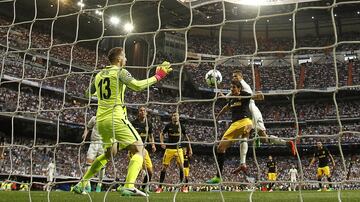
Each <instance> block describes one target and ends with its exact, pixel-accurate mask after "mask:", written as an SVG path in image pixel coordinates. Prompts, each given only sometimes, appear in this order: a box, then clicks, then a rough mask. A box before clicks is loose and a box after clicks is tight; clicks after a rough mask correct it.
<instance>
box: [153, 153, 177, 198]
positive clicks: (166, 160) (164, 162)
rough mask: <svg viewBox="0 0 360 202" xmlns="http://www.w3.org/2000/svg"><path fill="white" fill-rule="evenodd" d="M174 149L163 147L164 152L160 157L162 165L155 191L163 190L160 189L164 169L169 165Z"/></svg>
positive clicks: (164, 172) (164, 173)
mask: <svg viewBox="0 0 360 202" xmlns="http://www.w3.org/2000/svg"><path fill="white" fill-rule="evenodd" d="M175 153H176V149H165V153H164V156H163V159H162V167H161V172H160V180H159V182H160V184H159V186H158V188H157V189H156V191H155V192H156V193H161V192H162V191H163V189H162V183H164V181H165V176H166V169H167V168H168V166H169V165H170V162H171V160H172V159H173V158H174V157H175Z"/></svg>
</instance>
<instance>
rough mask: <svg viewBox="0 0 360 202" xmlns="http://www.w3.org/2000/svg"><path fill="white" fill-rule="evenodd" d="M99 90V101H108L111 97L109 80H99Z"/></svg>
mask: <svg viewBox="0 0 360 202" xmlns="http://www.w3.org/2000/svg"><path fill="white" fill-rule="evenodd" d="M98 87H99V90H100V100H103V99H109V98H110V97H111V89H110V78H104V79H101V80H100V81H99V83H98Z"/></svg>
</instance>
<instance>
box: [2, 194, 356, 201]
mask: <svg viewBox="0 0 360 202" xmlns="http://www.w3.org/2000/svg"><path fill="white" fill-rule="evenodd" d="M250 195H251V192H223V196H224V199H225V201H237V202H238V201H249V197H250ZM174 196H175V193H173V192H172V193H168V192H166V193H161V194H155V193H152V194H150V197H149V201H150V202H163V201H173V198H174ZM302 196H303V200H304V201H305V202H307V201H314V202H333V201H334V202H335V201H338V192H337V191H332V192H317V191H303V192H302ZM340 196H341V200H342V201H344V202H358V201H360V191H341V195H340ZM29 197H31V201H33V202H38V201H39V202H40V201H54V202H65V201H69V202H70V201H71V202H83V201H94V202H95V201H96V202H97V201H99V202H100V201H101V202H102V201H109V202H110V201H121V202H145V201H147V199H146V198H142V197H122V196H120V194H119V193H116V192H109V193H108V194H106V193H105V192H101V193H90V194H89V195H77V194H74V193H70V192H49V193H47V192H41V191H32V192H30V194H29V192H18V191H12V192H0V201H4V202H5V201H6V202H10V201H16V202H18V201H19V202H20V201H30V199H29ZM104 197H106V198H105V199H104ZM176 201H179V202H197V201H204V202H215V201H216V202H217V201H221V194H220V192H192V193H186V194H185V193H178V194H177V195H176ZM252 201H254V202H293V201H294V202H295V201H297V202H298V201H300V193H299V192H285V191H275V192H272V193H268V192H259V191H257V192H254V193H253V194H252Z"/></svg>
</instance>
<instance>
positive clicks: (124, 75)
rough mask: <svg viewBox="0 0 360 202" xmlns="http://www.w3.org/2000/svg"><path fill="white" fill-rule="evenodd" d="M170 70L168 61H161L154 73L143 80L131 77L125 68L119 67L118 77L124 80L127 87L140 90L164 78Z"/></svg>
mask: <svg viewBox="0 0 360 202" xmlns="http://www.w3.org/2000/svg"><path fill="white" fill-rule="evenodd" d="M171 71H172V68H171V65H170V63H169V62H166V61H165V62H163V63H162V64H161V65H160V66H158V67H157V68H156V71H155V75H154V76H152V77H150V78H148V79H143V80H137V79H135V78H133V77H132V76H131V74H130V72H128V71H127V70H126V69H121V70H120V72H119V79H120V80H121V81H122V82H124V83H125V84H126V85H127V86H128V87H129V88H131V89H132V90H133V91H142V90H144V89H146V88H147V87H149V86H151V85H154V84H155V83H156V82H158V81H160V80H161V79H163V78H165V77H166V75H168V74H169V73H170V72H171Z"/></svg>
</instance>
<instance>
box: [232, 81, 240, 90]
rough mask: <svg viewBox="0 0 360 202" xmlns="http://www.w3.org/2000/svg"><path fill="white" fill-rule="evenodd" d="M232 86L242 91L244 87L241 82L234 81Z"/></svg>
mask: <svg viewBox="0 0 360 202" xmlns="http://www.w3.org/2000/svg"><path fill="white" fill-rule="evenodd" d="M231 85H234V86H236V87H238V88H241V89H242V85H241V82H240V81H237V80H232V81H231Z"/></svg>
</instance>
